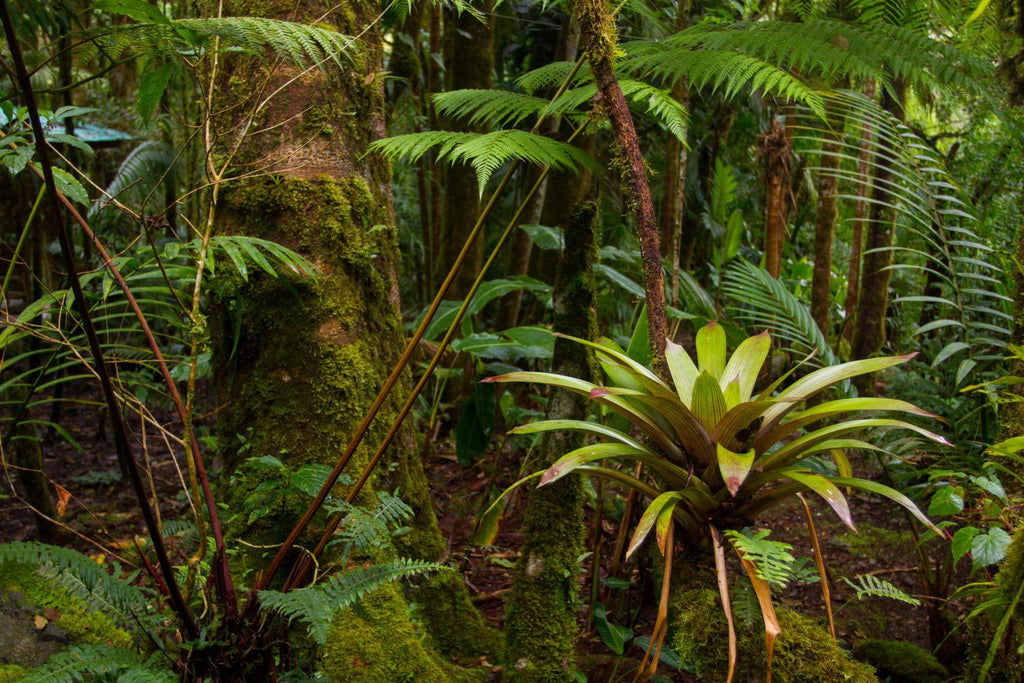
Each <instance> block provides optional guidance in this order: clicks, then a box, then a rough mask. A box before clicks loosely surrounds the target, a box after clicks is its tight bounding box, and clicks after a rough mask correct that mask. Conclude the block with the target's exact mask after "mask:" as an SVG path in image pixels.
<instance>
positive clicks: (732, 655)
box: [708, 524, 757, 683]
mask: <svg viewBox="0 0 1024 683" xmlns="http://www.w3.org/2000/svg"><path fill="white" fill-rule="evenodd" d="M708 528H709V529H710V530H711V547H712V548H713V549H714V554H715V574H716V575H717V577H718V596H719V598H721V600H722V612H723V613H724V614H725V623H726V626H728V628H729V673H728V675H727V676H726V677H725V683H732V677H733V676H734V675H735V673H736V626H735V624H733V620H732V603H731V602H730V601H729V577H728V575H727V574H726V569H725V548H724V546H723V545H722V534H721V533H720V532H719V531H718V529H717V528H716V527H715V525H713V524H708ZM751 573H752V574H753V575H756V574H757V572H751Z"/></svg>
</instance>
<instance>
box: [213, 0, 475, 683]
mask: <svg viewBox="0 0 1024 683" xmlns="http://www.w3.org/2000/svg"><path fill="white" fill-rule="evenodd" d="M226 4H227V5H228V6H227V7H225V8H224V11H225V14H231V13H232V12H234V11H237V12H238V13H239V14H241V13H243V12H242V11H241V10H243V9H244V10H245V13H250V14H255V13H256V11H257V9H258V8H256V9H254V8H253V6H252V5H251V4H250V3H248V2H245V3H243V2H242V0H237V2H231V3H226ZM297 4H298V6H297V7H293V6H292V5H289V6H288V7H287V8H285V9H281V10H280V14H279V13H278V9H277V6H275V9H268V10H266V11H265V12H264V16H270V17H273V18H281V19H290V20H295V21H304V22H319V21H327V22H330V23H333V24H335V25H336V26H337V28H338V30H339V31H342V32H344V33H350V34H354V33H356V32H361V39H360V41H358V43H357V47H356V48H354V49H355V50H358V52H357V53H356V54H354V55H352V60H351V64H350V66H349V67H348V68H346V69H345V70H338V71H329V72H327V73H321V72H319V71H317V70H315V69H314V70H310V71H303V70H302V69H301V68H300V67H296V66H291V65H287V64H285V65H282V64H279V63H277V62H272V61H270V60H256V59H250V58H246V57H242V56H232V57H222V63H221V67H220V69H219V71H217V72H216V73H215V75H214V78H215V83H214V96H213V102H212V104H213V111H216V112H224V113H223V114H220V115H218V116H217V117H216V118H215V119H214V121H213V128H214V131H213V132H214V136H213V138H212V139H213V140H216V141H224V142H222V143H220V144H215V146H214V148H213V150H212V151H213V158H214V159H215V160H222V159H225V158H227V155H228V154H229V151H228V150H227V149H226V148H225V147H224V146H221V145H227V144H229V143H230V144H234V143H235V142H237V144H238V147H237V152H235V154H234V156H233V157H232V168H231V169H230V171H231V172H230V173H229V174H228V175H229V176H233V177H241V179H240V180H236V181H233V182H230V183H228V184H226V185H223V186H222V187H221V188H220V191H221V201H220V202H219V204H218V206H217V207H216V213H215V216H214V222H213V225H214V234H216V235H248V236H255V237H261V238H265V239H270V240H273V241H276V242H279V243H282V244H284V245H287V246H289V247H291V248H293V249H295V250H297V251H299V252H300V253H301V254H303V255H305V256H306V257H308V258H309V259H311V260H313V261H314V262H315V263H316V264H317V265H318V266H319V269H320V274H319V277H318V278H316V279H315V280H314V279H308V278H299V277H296V276H287V275H285V273H286V272H287V271H286V270H285V269H282V274H281V277H280V278H279V279H278V278H272V277H267V276H263V275H260V274H256V273H252V272H250V275H249V278H248V281H243V280H242V279H241V278H236V279H235V280H234V281H231V284H230V286H229V287H228V290H227V291H225V292H224V294H223V295H222V296H221V297H220V298H219V301H220V303H219V309H220V311H221V312H222V315H221V316H219V319H218V322H219V323H220V325H219V329H216V330H215V334H214V335H213V336H214V341H215V346H214V353H215V363H214V367H215V377H216V381H215V386H216V387H217V388H218V390H219V396H218V405H219V406H222V408H221V410H220V411H219V413H218V430H219V433H220V434H221V436H222V443H224V444H237V443H239V437H242V438H243V439H244V443H245V449H244V450H243V449H240V450H232V449H230V448H228V449H225V450H226V451H227V452H225V453H224V464H225V471H226V472H228V473H235V475H236V476H237V477H238V478H237V479H236V481H237V482H239V483H236V484H235V485H234V486H233V487H232V488H231V489H230V493H229V494H228V495H229V496H231V497H232V499H233V500H232V502H233V503H234V504H236V505H237V504H240V503H241V502H242V501H243V500H245V496H246V494H247V492H248V491H251V487H252V486H254V485H255V484H256V483H258V481H252V480H251V479H250V478H249V477H248V476H246V470H245V469H244V468H243V467H242V465H243V460H244V459H245V458H253V457H257V458H258V457H262V456H273V457H277V458H280V459H282V460H284V461H285V462H286V463H287V464H288V465H289V466H291V467H298V466H300V465H301V464H303V463H319V464H333V462H334V461H335V459H336V458H337V457H338V455H339V450H340V449H341V447H343V445H344V444H345V443H347V442H348V440H349V436H350V435H351V433H352V432H353V430H354V429H355V428H356V426H357V425H358V423H359V421H360V418H361V417H362V416H363V415H364V414H365V413H366V411H367V409H368V408H369V406H370V404H371V403H372V401H373V399H374V397H375V395H376V390H377V387H378V386H380V385H381V384H382V383H383V382H384V380H385V378H386V377H387V375H388V373H389V371H390V368H391V367H392V365H393V363H394V362H395V361H396V360H397V358H398V356H399V354H400V352H401V350H402V345H403V332H402V320H401V312H400V308H399V300H398V280H397V273H396V268H397V265H398V263H399V258H400V257H399V252H398V245H397V241H396V237H395V230H394V227H393V226H394V215H393V210H392V206H391V184H390V168H389V166H388V164H386V163H385V162H383V161H381V160H380V159H379V158H377V157H375V156H373V155H369V156H364V154H365V151H366V146H367V145H368V144H369V143H370V142H371V141H373V140H376V139H379V138H380V137H382V136H383V135H384V93H383V87H382V83H383V81H384V79H383V78H381V77H380V72H381V71H382V69H383V65H382V54H383V45H382V40H381V36H380V33H379V29H378V28H377V25H376V24H374V23H373V20H374V17H375V15H376V10H374V9H373V8H372V7H370V6H369V5H366V4H365V3H356V2H342V3H341V4H340V5H338V6H337V9H336V10H334V11H332V12H329V13H328V14H327V15H326V17H325V16H324V15H323V7H322V5H320V4H319V3H317V2H315V0H304V1H303V2H300V3H297ZM207 6H208V7H214V8H216V6H217V3H216V2H214V0H210V4H209V5H207ZM366 27H370V28H369V29H367V28H366ZM354 65H358V68H357V67H356V66H354ZM269 93H276V94H275V95H274V96H273V97H271V98H270V99H269V100H266V103H265V105H264V106H263V108H262V110H261V112H260V116H261V118H260V131H261V132H258V133H254V132H251V129H250V130H247V129H246V125H247V123H248V121H249V120H250V118H251V116H252V110H253V107H254V105H255V104H256V103H258V102H260V101H261V100H262V98H265V97H267V95H268V94H269ZM313 125H317V126H323V125H329V126H331V128H332V129H333V133H332V134H331V135H315V136H310V134H309V130H310V126H313ZM255 169H263V170H265V172H262V173H258V174H250V175H247V174H246V172H247V171H251V170H255ZM372 226H385V227H386V229H383V230H381V229H376V228H375V229H370V228H371V227H372ZM229 307H230V310H229ZM407 389H408V387H407V386H406V384H405V382H400V383H399V385H398V386H397V387H396V391H395V393H393V394H392V396H391V397H390V398H389V400H388V402H386V403H385V406H384V408H383V409H382V411H381V413H380V415H379V416H378V419H377V420H376V421H375V422H374V424H373V426H372V427H371V429H370V431H369V433H368V442H369V443H370V444H373V443H376V441H377V440H379V439H380V438H381V437H382V436H383V433H384V432H385V431H386V430H387V429H388V428H389V426H390V424H391V422H392V421H393V419H394V418H395V416H396V413H397V409H398V405H399V401H400V399H401V398H402V397H403V396H404V394H405V392H406V391H407ZM370 452H372V451H367V450H365V449H363V450H360V451H357V453H356V457H355V458H354V459H353V463H352V466H351V467H352V473H355V472H358V471H359V470H360V469H362V467H363V466H364V465H365V464H366V462H367V460H368V457H369V455H370ZM389 457H390V459H391V462H390V465H391V466H390V467H381V468H378V469H377V470H376V474H375V475H374V478H373V479H372V480H371V486H372V487H374V489H375V490H386V491H394V490H396V489H397V490H398V491H400V495H401V497H402V498H403V500H404V501H405V502H407V503H408V504H409V505H410V506H411V507H412V509H413V511H414V512H415V516H414V518H413V519H412V521H411V522H410V525H411V526H412V527H413V529H412V531H410V533H408V534H406V535H404V536H402V537H400V538H399V539H396V543H397V544H398V545H399V548H398V552H400V553H401V554H403V555H407V556H411V557H415V558H419V559H430V560H442V559H443V558H444V557H445V556H446V554H447V550H448V549H447V543H446V542H445V539H444V538H443V537H442V536H441V533H440V531H439V529H438V526H437V519H436V516H435V513H434V510H433V507H432V501H431V496H430V489H429V487H428V484H427V480H426V477H425V475H424V472H423V464H422V462H421V461H420V459H419V457H418V449H417V448H416V440H415V435H414V433H413V429H412V427H411V426H408V427H406V428H404V429H403V431H402V433H401V434H400V435H399V437H398V439H397V440H396V442H395V444H394V446H393V447H392V449H391V450H390V452H389ZM222 476H227V475H222ZM225 491H226V492H227V491H228V489H225ZM363 495H364V496H365V497H364V499H363V501H364V502H366V503H371V502H372V501H373V500H374V499H375V498H374V496H373V493H372V491H370V490H367V492H366V493H364V494H363ZM229 504H230V503H229ZM296 512H297V511H296ZM295 517H297V515H295V516H293V515H291V514H288V513H287V512H282V513H281V514H280V515H275V516H271V517H270V518H267V519H263V520H258V521H257V522H255V523H253V524H251V525H249V526H247V527H246V528H245V529H238V528H236V529H235V531H236V532H239V533H244V534H245V536H246V537H247V539H250V540H253V541H256V542H257V543H265V544H267V547H272V544H273V543H274V542H277V541H280V540H281V538H283V536H284V534H285V532H287V531H288V529H289V528H290V525H291V524H292V523H294V522H295V521H296V518H295ZM256 559H258V557H257V553H255V552H254V553H253V554H252V555H251V556H250V560H256ZM410 599H411V600H412V601H414V602H415V603H416V605H417V610H416V615H417V621H418V622H419V623H420V624H422V626H423V631H424V632H425V633H427V634H429V635H430V638H429V639H428V640H424V639H423V637H422V633H421V631H420V630H419V629H418V628H417V627H416V626H414V624H413V622H412V621H411V619H410V616H409V607H408V604H407V603H406V599H405V597H403V595H402V592H401V588H400V587H399V586H398V585H394V586H389V587H387V588H386V589H383V590H382V591H380V592H378V593H375V594H374V595H373V596H369V597H368V598H366V599H365V600H364V601H363V603H362V606H361V608H360V609H359V610H346V611H344V612H342V613H340V614H339V615H338V616H337V617H336V618H335V620H334V626H333V629H334V631H333V634H332V636H331V638H330V640H329V644H328V646H327V647H326V648H325V650H324V659H323V670H324V673H325V675H326V676H327V677H328V678H329V679H330V680H357V679H358V680H367V681H377V680H379V681H390V680H396V679H408V680H425V681H444V680H450V679H451V675H452V672H451V671H450V668H451V667H450V666H449V665H448V663H447V661H446V658H445V657H443V656H442V655H441V654H439V653H438V652H437V651H435V649H434V647H433V646H436V648H437V650H439V651H440V652H441V653H443V655H445V656H448V655H450V656H466V655H470V654H485V653H487V652H489V651H490V648H491V646H492V645H493V642H490V641H489V635H488V634H489V632H488V630H487V629H486V628H485V627H484V625H483V623H482V622H481V620H480V619H479V616H478V615H477V614H476V612H475V610H474V609H473V608H472V606H471V604H470V602H469V598H468V595H467V593H466V589H465V586H464V585H463V582H462V578H461V577H460V576H459V575H458V574H457V573H455V572H441V573H438V574H436V575H433V576H432V577H431V578H429V579H428V580H427V581H425V582H423V583H422V584H419V585H418V586H417V587H416V589H414V590H412V592H410ZM352 634H360V635H359V636H358V637H354V636H353V635H352Z"/></svg>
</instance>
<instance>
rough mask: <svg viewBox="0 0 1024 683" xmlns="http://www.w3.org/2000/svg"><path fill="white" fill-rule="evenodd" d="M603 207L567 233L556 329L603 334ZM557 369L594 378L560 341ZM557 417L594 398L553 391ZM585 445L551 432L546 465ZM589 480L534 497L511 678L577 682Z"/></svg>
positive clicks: (591, 207) (520, 567)
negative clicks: (599, 295)
mask: <svg viewBox="0 0 1024 683" xmlns="http://www.w3.org/2000/svg"><path fill="white" fill-rule="evenodd" d="M596 220H597V205H596V204H594V203H593V202H583V203H581V204H579V205H578V206H577V208H576V210H575V212H574V213H573V215H572V217H571V218H570V219H569V222H568V225H567V226H566V230H565V252H564V254H563V256H562V263H561V268H559V270H558V279H557V281H556V283H555V290H554V308H555V317H554V329H555V331H556V332H562V333H564V334H568V335H572V336H575V337H580V338H582V339H593V338H594V336H595V335H596V332H597V318H596V313H595V310H596V306H597V300H596V295H595V289H594V265H595V263H596V262H597V228H596ZM551 365H552V372H555V373H558V374H562V375H569V376H570V377H578V378H580V379H584V380H587V381H593V378H594V360H593V356H592V354H591V352H590V351H589V350H587V349H586V348H585V347H583V346H581V345H579V344H575V343H572V342H570V341H568V340H566V339H561V338H559V339H556V340H555V353H554V358H553V359H552V364H551ZM548 418H549V419H553V420H554V419H561V420H585V419H586V418H587V401H586V399H584V398H583V397H581V396H579V395H577V394H575V393H573V392H571V391H566V390H564V389H555V390H553V391H552V393H551V398H550V403H549V407H548ZM581 445H583V439H582V438H581V434H580V433H578V432H570V431H561V432H549V433H547V434H545V435H544V437H543V439H542V441H541V444H540V448H539V457H540V460H541V463H542V465H544V466H546V465H549V464H551V463H552V462H554V461H555V459H557V458H558V457H559V456H561V455H564V454H565V453H568V452H569V451H571V450H573V449H575V448H578V447H580V446H581ZM583 503H584V492H583V481H582V479H580V478H579V477H578V476H575V475H570V476H568V477H565V478H564V479H562V480H560V481H558V482H555V483H554V484H551V485H549V486H545V487H542V488H535V489H534V490H532V491H531V492H530V494H529V496H528V498H527V503H526V512H525V514H524V518H523V545H522V548H521V550H520V556H519V563H518V564H517V565H516V570H515V574H514V575H513V578H512V594H511V596H510V598H509V601H508V603H507V605H506V612H505V625H506V630H507V637H508V649H507V655H508V656H507V657H506V660H507V666H508V670H507V673H506V674H505V680H506V681H509V682H516V683H540V682H549V681H551V682H554V681H566V682H567V683H568V682H569V681H572V680H573V671H572V653H573V644H574V643H575V640H576V633H577V631H578V630H579V626H578V624H577V613H578V611H579V600H578V597H577V589H578V580H577V571H578V565H577V560H578V558H579V556H580V555H581V554H582V552H583V522H584V520H583Z"/></svg>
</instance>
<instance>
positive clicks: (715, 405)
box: [693, 370, 725, 431]
mask: <svg viewBox="0 0 1024 683" xmlns="http://www.w3.org/2000/svg"><path fill="white" fill-rule="evenodd" d="M693 414H694V415H695V416H696V417H697V419H698V420H699V421H700V423H701V424H702V425H704V428H705V429H706V430H708V431H713V430H714V428H715V426H716V425H717V424H718V422H719V421H720V420H721V419H722V416H723V415H725V396H724V395H723V394H722V388H721V387H720V386H719V385H718V380H717V379H716V378H715V377H714V376H713V375H712V374H711V373H709V372H708V371H707V370H701V373H700V375H698V377H697V381H696V382H694V384H693Z"/></svg>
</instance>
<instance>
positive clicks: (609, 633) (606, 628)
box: [594, 602, 633, 655]
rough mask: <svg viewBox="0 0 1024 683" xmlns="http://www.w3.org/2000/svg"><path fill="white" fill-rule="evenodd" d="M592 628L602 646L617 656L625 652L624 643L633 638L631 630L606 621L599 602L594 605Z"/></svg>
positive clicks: (603, 609)
mask: <svg viewBox="0 0 1024 683" xmlns="http://www.w3.org/2000/svg"><path fill="white" fill-rule="evenodd" d="M594 627H595V628H596V629H597V633H598V635H600V636H601V640H602V641H604V644H605V645H607V646H608V647H609V648H610V649H611V651H612V652H614V653H615V654H617V655H621V654H622V653H623V652H625V651H626V643H628V642H629V640H630V639H631V638H632V637H633V630H632V629H631V628H629V627H627V626H619V625H617V624H613V623H612V622H610V621H608V612H607V610H605V607H604V605H602V604H601V603H599V602H597V603H594Z"/></svg>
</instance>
